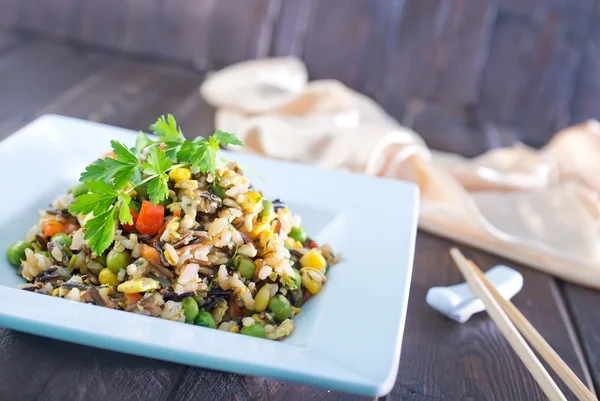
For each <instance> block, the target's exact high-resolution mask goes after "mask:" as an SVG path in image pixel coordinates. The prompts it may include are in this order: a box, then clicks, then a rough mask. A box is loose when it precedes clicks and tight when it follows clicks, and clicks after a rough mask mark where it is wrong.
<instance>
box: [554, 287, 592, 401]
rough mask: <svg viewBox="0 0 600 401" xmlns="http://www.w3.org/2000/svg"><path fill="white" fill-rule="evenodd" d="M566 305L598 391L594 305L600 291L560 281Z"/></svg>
mask: <svg viewBox="0 0 600 401" xmlns="http://www.w3.org/2000/svg"><path fill="white" fill-rule="evenodd" d="M562 290H563V294H564V295H565V299H566V303H567V307H568V309H569V311H570V313H571V316H572V319H573V324H574V326H575V334H576V335H577V337H578V338H579V340H580V341H581V345H582V347H583V352H584V354H585V358H586V359H587V362H588V366H589V368H590V370H591V374H592V379H593V383H594V386H595V389H596V392H597V393H598V392H600V354H599V353H598V349H599V347H600V316H599V315H598V313H596V305H599V304H600V293H598V291H595V290H592V289H590V288H583V287H579V286H576V285H573V284H568V283H562Z"/></svg>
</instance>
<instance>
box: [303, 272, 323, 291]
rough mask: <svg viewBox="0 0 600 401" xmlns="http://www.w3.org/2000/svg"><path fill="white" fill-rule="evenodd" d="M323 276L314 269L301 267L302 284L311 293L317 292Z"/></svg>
mask: <svg viewBox="0 0 600 401" xmlns="http://www.w3.org/2000/svg"><path fill="white" fill-rule="evenodd" d="M323 279H324V277H323V276H322V275H321V273H320V272H318V271H315V270H307V269H304V268H303V269H302V284H303V285H304V286H305V287H306V289H307V290H308V291H309V292H310V293H311V294H313V295H315V294H318V293H319V292H320V291H321V289H322V288H323V281H324V280H323Z"/></svg>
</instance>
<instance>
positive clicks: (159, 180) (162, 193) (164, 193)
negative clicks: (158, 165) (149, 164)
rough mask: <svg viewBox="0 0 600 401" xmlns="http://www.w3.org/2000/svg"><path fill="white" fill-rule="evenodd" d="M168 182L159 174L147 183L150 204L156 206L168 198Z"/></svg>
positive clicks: (167, 178)
mask: <svg viewBox="0 0 600 401" xmlns="http://www.w3.org/2000/svg"><path fill="white" fill-rule="evenodd" d="M168 180H169V177H168V176H167V175H166V174H161V175H159V176H158V177H156V178H153V179H152V180H150V182H149V183H148V196H150V202H152V203H153V204H154V205H157V204H158V203H159V202H160V201H162V200H164V199H167V197H168V196H169V186H168V185H167V182H168Z"/></svg>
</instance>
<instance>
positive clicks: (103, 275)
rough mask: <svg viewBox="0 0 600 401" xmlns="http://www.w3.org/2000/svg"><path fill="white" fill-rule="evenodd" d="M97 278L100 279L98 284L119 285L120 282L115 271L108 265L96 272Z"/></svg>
mask: <svg viewBox="0 0 600 401" xmlns="http://www.w3.org/2000/svg"><path fill="white" fill-rule="evenodd" d="M98 280H99V281H100V284H105V285H119V283H120V281H119V278H118V277H117V275H116V273H114V272H113V271H112V270H110V269H109V268H108V267H105V268H104V269H102V270H100V273H99V274H98Z"/></svg>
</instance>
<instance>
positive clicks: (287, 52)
mask: <svg viewBox="0 0 600 401" xmlns="http://www.w3.org/2000/svg"><path fill="white" fill-rule="evenodd" d="M312 5H313V1H312V0H308V1H284V2H283V3H282V4H281V8H280V11H279V15H278V18H277V20H276V22H275V27H274V29H275V31H274V33H273V35H272V43H271V51H270V55H271V56H298V57H300V56H302V53H303V52H304V44H305V42H306V37H307V35H308V29H309V25H310V15H311V9H312Z"/></svg>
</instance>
